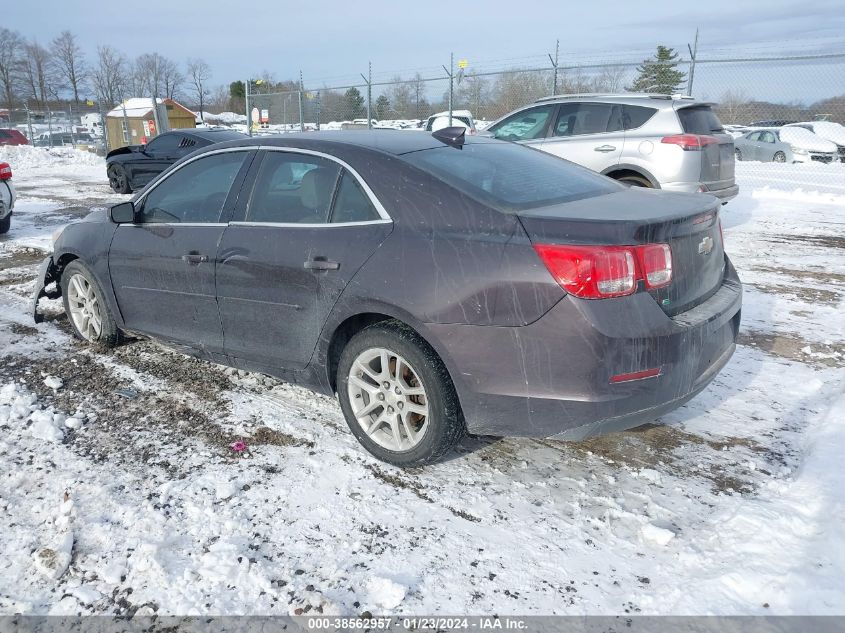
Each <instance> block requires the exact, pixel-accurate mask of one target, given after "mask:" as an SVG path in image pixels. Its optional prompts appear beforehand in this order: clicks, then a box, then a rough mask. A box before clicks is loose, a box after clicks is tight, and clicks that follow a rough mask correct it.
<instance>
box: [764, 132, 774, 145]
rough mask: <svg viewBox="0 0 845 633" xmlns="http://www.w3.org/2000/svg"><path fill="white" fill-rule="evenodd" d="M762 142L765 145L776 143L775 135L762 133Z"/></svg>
mask: <svg viewBox="0 0 845 633" xmlns="http://www.w3.org/2000/svg"><path fill="white" fill-rule="evenodd" d="M760 140H761V141H763V142H764V143H774V142H775V135H774V134H772V133H771V132H762V133H761V134H760Z"/></svg>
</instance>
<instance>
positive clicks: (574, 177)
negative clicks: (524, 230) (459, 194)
mask: <svg viewBox="0 0 845 633" xmlns="http://www.w3.org/2000/svg"><path fill="white" fill-rule="evenodd" d="M402 158H403V159H405V160H406V161H408V162H409V163H411V164H412V165H414V166H415V167H419V168H420V169H422V170H424V171H427V172H429V173H431V174H433V175H435V176H437V177H438V178H440V179H442V180H444V181H445V182H447V183H448V184H450V185H452V186H453V187H455V188H456V189H459V190H460V191H463V192H464V193H466V194H467V195H470V196H472V197H474V198H476V199H477V200H479V201H481V202H483V203H484V204H487V205H489V206H492V207H494V208H496V209H499V210H501V211H506V212H515V211H522V210H524V209H533V208H535V207H544V206H548V205H552V204H559V203H562V202H571V201H572V200H581V199H583V198H591V197H593V196H601V195H604V194H607V193H612V192H614V191H618V190H619V189H621V185H618V184H616V183H615V182H613V181H612V180H610V179H608V178H605V177H604V176H600V175H598V174H596V173H595V172H592V171H590V170H588V169H586V168H584V167H579V166H578V165H573V164H572V163H570V162H569V161H565V160H563V159H561V158H557V157H555V156H551V155H549V154H546V153H544V152H541V151H539V150H535V149H531V148H529V147H524V146H522V145H516V144H513V143H470V144H467V145H464V146H463V149H456V148H453V147H447V146H443V147H437V148H433V149H426V150H420V151H416V152H410V153H408V154H403V155H402Z"/></svg>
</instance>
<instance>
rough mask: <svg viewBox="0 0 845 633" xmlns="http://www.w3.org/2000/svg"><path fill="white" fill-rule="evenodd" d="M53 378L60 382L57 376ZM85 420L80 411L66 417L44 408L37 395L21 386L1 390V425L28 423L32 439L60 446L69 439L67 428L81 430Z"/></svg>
mask: <svg viewBox="0 0 845 633" xmlns="http://www.w3.org/2000/svg"><path fill="white" fill-rule="evenodd" d="M49 379H53V381H55V380H58V379H55V378H54V377H53V376H50V377H49V378H48V380H49ZM45 382H47V381H46V380H45ZM59 383H61V381H60V380H59ZM51 384H54V382H52V381H51ZM84 419H85V416H84V415H83V414H82V413H80V412H77V413H76V414H74V415H73V416H66V415H65V414H63V413H60V412H58V411H55V410H54V408H53V407H47V408H46V409H42V408H41V406H40V405H39V404H38V399H37V397H36V396H35V394H34V393H31V392H29V391H27V390H26V389H25V388H24V387H23V386H21V385H19V384H17V383H13V382H11V383H7V384H6V385H3V387H2V388H0V426H6V425H10V424H13V423H24V425H25V426H27V427H28V432H29V434H30V435H31V436H32V437H34V438H36V439H40V440H44V441H46V442H58V443H60V442H62V441H63V440H64V438H65V429H78V428H80V427H81V426H82V424H83V422H84Z"/></svg>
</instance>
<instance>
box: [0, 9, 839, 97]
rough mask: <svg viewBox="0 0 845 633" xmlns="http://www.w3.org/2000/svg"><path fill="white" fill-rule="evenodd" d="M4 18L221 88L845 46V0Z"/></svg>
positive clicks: (64, 13) (44, 12)
mask: <svg viewBox="0 0 845 633" xmlns="http://www.w3.org/2000/svg"><path fill="white" fill-rule="evenodd" d="M406 7H407V8H406ZM0 16H1V17H2V25H3V26H6V27H8V28H12V29H16V30H19V31H20V32H21V33H23V34H24V35H26V36H29V37H34V38H36V39H37V40H38V41H39V42H40V43H42V44H47V43H48V42H49V40H50V39H51V38H52V37H54V36H55V35H56V34H57V33H58V32H59V31H61V30H62V29H70V30H71V31H73V32H75V33H76V34H78V35H79V36H80V39H81V41H82V43H83V45H84V46H85V48H86V49H87V50H88V51H89V57H92V56H93V53H94V51H95V49H96V46H97V45H98V44H110V45H112V46H115V47H117V48H119V49H121V50H122V51H123V52H124V53H126V54H127V55H128V56H130V57H134V56H136V55H138V54H141V53H146V52H159V53H161V54H163V55H166V56H168V57H172V58H174V59H176V60H184V59H186V58H187V57H202V58H204V59H206V60H207V61H208V62H209V64H210V65H211V66H212V68H213V70H214V77H213V83H228V82H229V81H232V80H234V79H236V78H245V77H246V76H247V75H252V76H255V75H257V74H259V73H261V72H262V71H264V70H267V71H270V72H272V73H273V74H274V75H275V77H276V78H277V79H286V78H293V77H295V76H297V75H298V73H299V70H300V69H301V70H302V71H303V73H304V76H305V83H306V85H308V86H319V85H332V84H333V83H337V84H342V83H343V82H348V81H350V80H354V79H355V78H356V77H358V78H359V75H358V73H361V72H366V68H367V62H368V61H372V63H373V70H374V76H375V77H376V79H379V78H386V77H389V76H393V75H395V74H397V73H403V74H405V75H406V76H407V75H410V74H413V72H414V71H416V70H419V71H421V72H422V73H423V74H424V75H426V74H428V76H431V75H433V74H436V73H437V70H438V68H439V65H440V64H442V63H446V64H448V62H449V52H450V51H454V53H455V55H456V59H459V58H465V59H467V60H468V61H469V63H470V70H472V69H473V68H474V69H477V70H492V69H497V68H506V67H512V66H517V65H531V64H534V65H539V64H542V63H543V61H544V60H543V57H544V56H545V54H546V53H548V52H553V50H554V45H555V39H557V38H559V39H560V47H561V60H562V62H566V61H569V60H575V61H584V60H594V61H600V60H601V61H605V60H606V61H617V60H620V59H629V58H634V59H639V58H640V57H641V56H642V55H643V53H644V52H645V51H647V50H653V49H654V47H655V45H656V44H658V43H661V44H667V45H669V46H674V47H675V48H677V49H679V50H682V51H683V52H686V43H687V42H692V39H693V37H694V35H695V29H696V27H699V28H700V29H701V36H700V37H701V39H700V42H701V44H700V45H701V49H702V51H704V52H708V53H710V54H713V55H723V54H726V53H728V52H729V50H728V49H740V50H744V51H745V52H748V51H749V50H751V51H754V52H759V53H765V54H775V53H777V52H778V51H779V49H781V48H782V49H783V50H786V51H799V52H807V51H816V50H820V51H830V50H832V49H836V50H837V51H838V52H845V35H843V34H845V5H843V0H811V1H803V2H797V1H795V0H791V1H789V0H705V1H701V0H698V1H696V2H682V1H678V0H674V1H672V0H648V1H645V2H643V1H639V2H631V1H630V0H627V1H602V0H590V1H587V2H575V1H573V0H567V1H564V0H551V1H548V2H537V1H534V0H507V1H502V0H488V1H486V2H465V1H464V2H461V1H458V0H450V1H448V2H445V1H442V0H426V1H425V2H414V3H409V2H401V1H399V0H370V1H366V0H360V1H357V2H355V1H352V0H344V1H329V0H307V1H300V2H285V1H283V0H279V1H277V2H264V1H261V0H247V1H244V2H236V1H233V0H202V2H193V1H186V2H178V1H177V2H174V1H173V0H168V1H167V2H164V1H161V0H144V1H143V2H138V1H133V0H110V1H108V2H103V1H101V0H94V1H89V2H85V3H81V2H77V1H73V0H70V1H68V0H61V1H59V0H39V1H24V0H11V1H10V2H6V3H4V6H3V8H2V10H0ZM547 61H548V60H547V59H546V62H547ZM840 68H841V66H840ZM840 80H841V77H840Z"/></svg>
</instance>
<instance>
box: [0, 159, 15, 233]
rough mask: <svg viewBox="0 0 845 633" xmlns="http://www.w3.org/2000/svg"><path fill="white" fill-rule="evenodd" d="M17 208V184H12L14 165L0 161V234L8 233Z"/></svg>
mask: <svg viewBox="0 0 845 633" xmlns="http://www.w3.org/2000/svg"><path fill="white" fill-rule="evenodd" d="M14 208H15V186H14V185H13V184H12V167H11V166H10V165H9V163H0V234H3V233H8V232H9V228H10V227H11V225H12V211H13V210H14Z"/></svg>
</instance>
